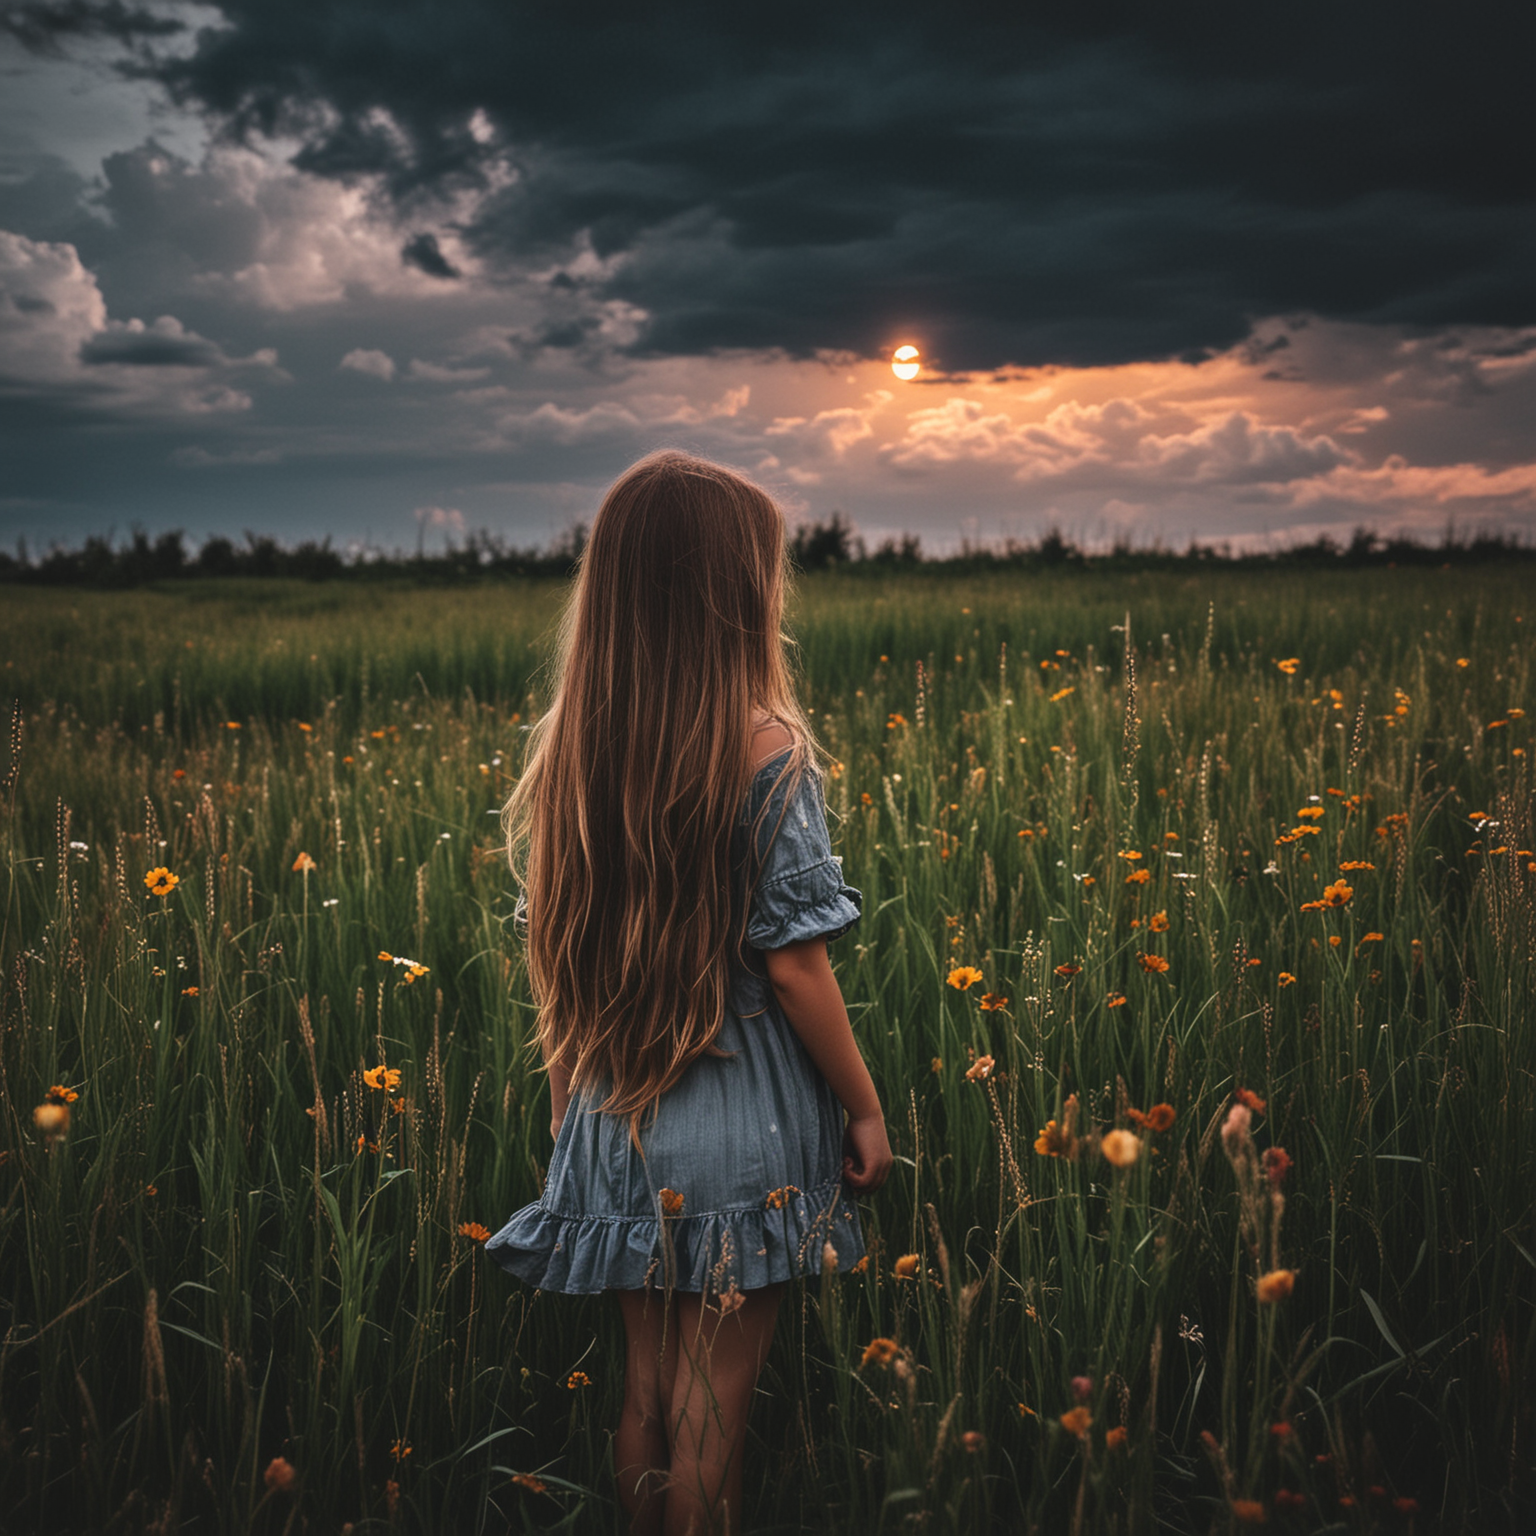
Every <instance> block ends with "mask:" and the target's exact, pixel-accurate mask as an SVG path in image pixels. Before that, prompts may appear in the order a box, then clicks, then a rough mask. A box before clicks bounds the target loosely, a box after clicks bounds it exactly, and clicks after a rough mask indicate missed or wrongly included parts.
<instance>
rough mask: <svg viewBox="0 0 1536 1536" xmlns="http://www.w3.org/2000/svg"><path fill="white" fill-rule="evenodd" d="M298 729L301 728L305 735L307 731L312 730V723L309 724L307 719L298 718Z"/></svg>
mask: <svg viewBox="0 0 1536 1536" xmlns="http://www.w3.org/2000/svg"><path fill="white" fill-rule="evenodd" d="M299 729H300V730H301V731H303V732H304V733H305V735H308V734H309V732H311V731H312V730H314V726H312V725H311V724H310V723H309V721H307V720H300V721H299Z"/></svg>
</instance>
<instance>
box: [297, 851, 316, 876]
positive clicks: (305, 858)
mask: <svg viewBox="0 0 1536 1536" xmlns="http://www.w3.org/2000/svg"><path fill="white" fill-rule="evenodd" d="M319 867H320V866H319V865H318V864H316V863H315V861H314V860H313V859H312V858H310V856H309V855H308V854H307V853H301V854H300V855H299V856H298V858H296V859H295V860H294V861H293V872H294V874H296V875H307V874H308V873H309V872H310V870H312V869H318V868H319Z"/></svg>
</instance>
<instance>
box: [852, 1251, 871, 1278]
mask: <svg viewBox="0 0 1536 1536" xmlns="http://www.w3.org/2000/svg"><path fill="white" fill-rule="evenodd" d="M868 1268H869V1255H868V1254H867V1253H866V1254H863V1255H861V1256H860V1258H859V1262H858V1263H857V1264H855V1265H854V1266H853V1268H852V1269H850V1270H849V1271H848V1273H849V1274H850V1275H862V1274H863V1273H864V1271H865V1270H866V1269H868Z"/></svg>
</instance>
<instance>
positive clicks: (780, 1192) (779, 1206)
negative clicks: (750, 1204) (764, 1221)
mask: <svg viewBox="0 0 1536 1536" xmlns="http://www.w3.org/2000/svg"><path fill="white" fill-rule="evenodd" d="M800 1193H801V1191H800V1190H799V1189H798V1188H797V1187H796V1186H795V1185H793V1184H786V1185H785V1186H784V1187H783V1189H770V1190H769V1191H768V1196H767V1198H766V1199H765V1200H764V1201H763V1204H764V1206H766V1207H767V1209H769V1210H771V1211H782V1210H783V1209H784V1207H785V1205H786V1203H787V1202H788V1200H789V1197H790V1196H791V1195H798V1194H800Z"/></svg>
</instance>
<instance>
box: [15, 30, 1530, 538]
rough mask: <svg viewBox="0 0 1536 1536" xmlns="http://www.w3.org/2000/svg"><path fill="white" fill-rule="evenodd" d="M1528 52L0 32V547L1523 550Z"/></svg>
mask: <svg viewBox="0 0 1536 1536" xmlns="http://www.w3.org/2000/svg"><path fill="white" fill-rule="evenodd" d="M1005 18H1006V19H1005ZM1533 18H1536V9H1533V8H1532V7H1531V6H1529V5H1526V4H1521V5H1516V4H1497V5H1494V4H1481V5H1479V4H1472V5H1459V6H1456V7H1445V6H1429V5H1425V4H1417V3H1402V4H1395V5H1381V4H1372V5H1361V4H1352V5H1340V4H1337V3H1332V4H1328V5H1308V4H1296V3H1290V4H1285V5H1272V6H1232V5H1230V4H1228V5H1221V6H1216V5H1179V6H1173V7H1152V6H1146V5H1139V6H1123V7H1122V6H1113V5H1111V6H1098V7H1091V8H1090V7H1060V6H1052V7H1045V6H1033V5H1031V6H1022V5H1020V6H1008V7H1002V6H997V5H989V6H975V7H966V6H949V7H938V6H934V5H932V4H925V5H922V6H902V5H899V4H898V5H893V4H887V5H881V6H863V5H859V6H850V5H842V6H829V5H826V4H825V3H822V4H818V5H798V4H794V5H780V6H777V7H774V8H772V9H771V10H769V9H768V8H752V9H751V10H750V11H749V12H746V11H744V12H743V13H742V14H736V13H735V12H734V11H733V9H732V8H729V7H722V6H719V5H668V6H664V7H657V6H636V5H633V4H628V5H608V4H591V3H589V4H585V5H582V6H572V5H569V4H544V5H537V6H533V5H523V4H511V3H508V0H437V3H427V0H346V3H340V0H219V3H218V4H216V5H198V6H189V5H184V4H180V3H176V0H164V3H155V4H144V5H136V4H133V3H131V0H35V3H32V0H22V3H0V80H3V81H4V88H3V98H4V105H0V431H3V433H4V436H5V442H6V451H5V470H4V483H0V537H3V536H5V535H7V534H9V535H11V536H14V535H15V534H17V533H25V534H27V535H28V536H29V537H31V538H33V539H34V540H37V539H43V540H46V539H47V538H48V537H50V536H52V537H64V538H72V537H78V536H79V535H80V534H82V533H84V532H88V531H104V530H105V529H107V528H108V527H116V528H118V529H122V528H125V527H126V526H127V525H128V524H130V523H135V522H138V523H143V524H145V525H146V526H150V527H152V528H163V527H169V526H183V527H186V528H187V529H188V530H189V531H190V532H191V533H192V534H194V535H195V536H196V535H201V534H204V533H207V532H212V531H238V530H240V529H242V528H254V529H260V530H263V531H274V532H277V533H279V534H282V535H284V536H286V537H296V536H302V535H304V534H310V533H315V532H331V533H333V534H334V535H335V536H336V537H337V538H338V539H339V540H341V541H343V542H344V541H346V540H348V539H352V538H357V537H361V536H368V537H372V538H373V539H375V540H378V541H380V542H384V543H386V544H398V543H410V542H413V541H414V539H415V538H416V536H417V533H418V531H419V530H420V529H426V530H428V531H429V532H430V533H431V535H432V536H433V537H440V536H442V535H443V534H453V533H455V532H456V531H459V530H462V529H463V528H466V527H481V526H485V527H490V528H492V529H494V530H496V531H498V532H501V533H503V534H505V535H507V536H509V537H512V538H513V539H514V540H516V541H518V542H532V541H537V540H542V539H544V538H547V537H548V536H549V535H550V534H552V533H553V532H555V531H557V530H558V529H559V528H561V527H562V526H564V525H565V524H566V523H568V522H569V521H571V520H573V519H575V518H576V517H579V516H582V515H584V514H588V513H590V510H591V508H592V506H593V505H594V504H595V499H596V497H597V496H598V495H599V494H600V492H601V488H602V486H603V484H604V483H605V482H606V481H607V479H609V478H611V476H612V475H613V474H614V473H616V472H617V470H618V469H620V468H622V466H623V465H624V464H625V463H626V462H627V461H628V460H629V459H630V458H632V457H634V456H635V455H636V454H637V453H639V452H642V451H645V450H646V449H648V448H650V447H653V446H656V445H657V444H659V443H662V442H673V443H681V444H682V445H684V446H690V447H695V448H698V449H700V450H702V451H705V452H709V453H711V454H714V455H715V456H718V457H721V458H723V459H726V460H728V461H730V462H732V463H736V464H738V465H741V466H742V467H744V468H747V469H749V470H751V471H753V472H754V473H757V474H758V475H759V476H760V477H761V478H762V479H763V480H764V481H765V483H767V484H769V485H770V487H771V488H772V489H773V490H775V491H776V492H777V493H778V494H779V495H780V496H781V497H782V498H783V500H784V501H785V502H786V504H787V505H789V506H790V507H791V509H792V510H795V511H798V512H804V513H808V514H811V515H824V514H825V513H826V512H827V511H829V510H830V509H831V508H832V507H833V506H840V507H843V508H845V509H847V510H850V511H851V512H852V513H853V515H854V516H855V518H856V520H857V521H858V522H859V523H860V524H861V526H864V527H865V528H866V530H867V531H869V532H870V533H872V534H878V533H880V532H883V531H888V530H894V529H897V528H913V529H917V530H919V531H922V532H924V533H925V534H927V535H928V536H929V537H930V539H933V540H935V541H940V542H942V541H943V540H944V539H945V538H953V537H957V536H959V535H961V534H969V535H970V536H973V537H975V536H995V535H996V534H999V533H1009V532H1012V533H1019V534H1025V535H1027V534H1030V533H1033V532H1034V531H1035V530H1036V529H1037V528H1038V527H1040V526H1043V525H1044V524H1045V523H1047V522H1056V523H1062V524H1064V525H1067V526H1070V527H1072V528H1073V529H1074V530H1076V531H1077V532H1078V533H1079V535H1080V536H1087V537H1102V536H1106V535H1109V534H1129V535H1131V536H1133V537H1154V536H1162V537H1165V538H1173V539H1180V538H1184V537H1187V536H1189V535H1191V534H1197V535H1201V536H1205V537H1238V538H1253V537H1260V536H1264V535H1270V536H1275V535H1286V534H1288V533H1289V534H1292V535H1294V534H1296V533H1298V532H1310V531H1316V530H1317V529H1319V528H1330V527H1339V526H1350V525H1353V524H1357V523H1366V522H1368V523H1373V524H1378V525H1381V526H1404V527H1409V528H1416V529H1423V530H1429V529H1438V528H1439V527H1440V526H1442V525H1443V524H1444V523H1445V522H1446V520H1447V519H1448V518H1452V519H1456V520H1458V521H1461V522H1464V523H1477V524H1499V525H1502V526H1515V527H1529V526H1530V525H1531V524H1532V522H1533V521H1536V444H1533V441H1532V431H1531V427H1530V423H1531V421H1532V420H1533V414H1532V407H1533V405H1536V387H1533V382H1532V381H1533V377H1536V285H1533V281H1532V275H1531V274H1532V273H1533V272H1536V211H1533V201H1532V194H1533V190H1536V109H1533V105H1532V103H1533V99H1536V93H1533V92H1532V90H1531V88H1530V73H1531V66H1532V63H1533V61H1536V46H1533V44H1536V20H1533ZM901 342H913V343H915V344H917V345H919V346H920V347H921V348H922V350H923V354H924V359H925V365H926V366H925V370H924V372H923V373H922V374H921V375H920V376H919V379H918V380H917V381H916V382H915V383H913V384H910V385H905V384H902V383H899V382H897V381H896V380H895V379H894V378H893V377H892V375H891V373H890V371H889V369H888V367H887V366H886V360H887V359H888V357H889V353H890V350H891V348H892V347H894V346H895V345H897V344H898V343H901Z"/></svg>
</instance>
